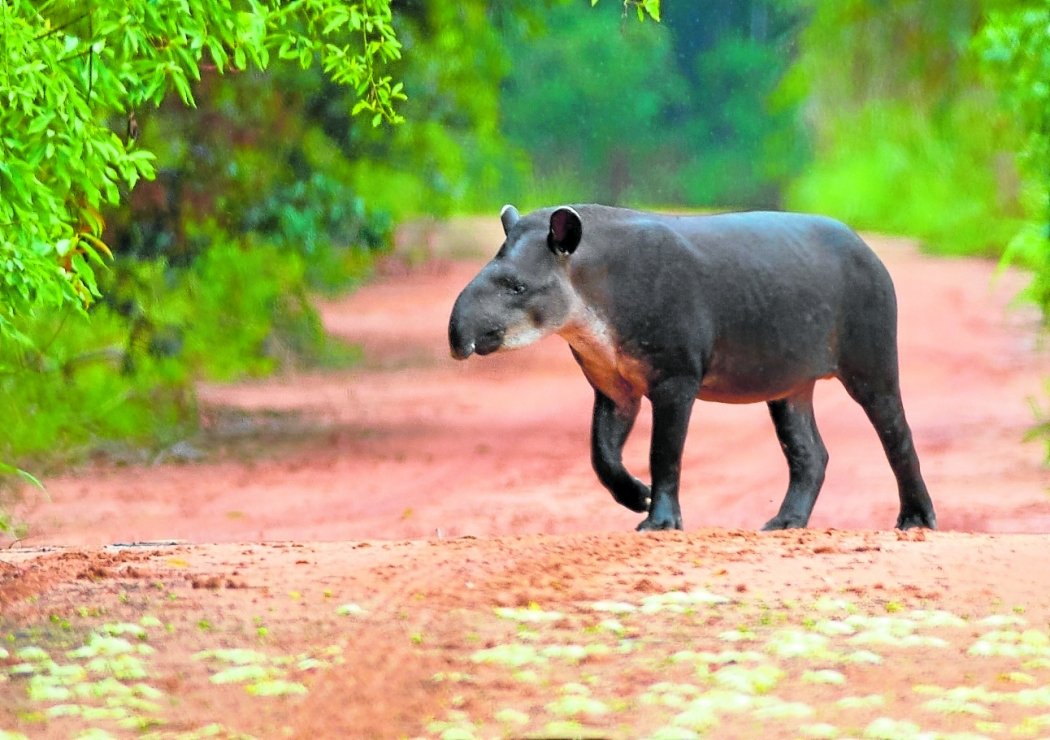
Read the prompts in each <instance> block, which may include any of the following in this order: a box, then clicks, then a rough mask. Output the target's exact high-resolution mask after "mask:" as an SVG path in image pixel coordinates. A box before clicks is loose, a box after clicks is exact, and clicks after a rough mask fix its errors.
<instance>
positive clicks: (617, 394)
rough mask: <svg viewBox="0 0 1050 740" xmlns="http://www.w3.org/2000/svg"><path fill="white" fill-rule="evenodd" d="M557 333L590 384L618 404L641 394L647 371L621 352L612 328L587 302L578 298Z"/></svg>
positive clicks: (646, 380) (629, 400)
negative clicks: (571, 350)
mask: <svg viewBox="0 0 1050 740" xmlns="http://www.w3.org/2000/svg"><path fill="white" fill-rule="evenodd" d="M573 309H574V310H573V311H572V313H571V315H570V318H569V320H568V321H567V322H566V323H565V325H564V326H563V327H562V328H561V329H560V330H559V331H558V335H559V336H560V337H562V338H563V339H564V340H565V341H567V342H568V343H569V346H570V347H572V349H573V352H574V354H575V355H576V359H577V360H578V361H579V363H580V366H581V367H582V368H583V372H584V374H585V375H586V376H587V380H589V381H590V383H591V385H593V386H594V387H595V388H597V389H598V390H600V391H601V392H602V393H604V394H605V395H606V396H608V397H609V398H611V399H612V400H613V401H615V402H616V403H617V404H618V405H624V406H625V405H627V404H628V403H630V402H631V401H637V399H638V398H640V397H641V396H643V395H645V393H646V391H647V390H648V371H647V368H646V367H645V365H644V363H642V362H641V361H639V360H637V359H636V358H634V357H631V356H630V355H628V354H627V353H625V352H624V351H623V349H622V347H621V346H620V344H619V341H618V337H617V336H616V333H615V331H614V330H613V328H612V327H611V326H610V325H609V323H608V322H607V321H606V320H605V318H604V317H603V316H601V315H600V314H599V313H598V312H597V311H595V310H594V308H592V307H591V306H588V305H586V304H585V303H583V302H582V301H579V302H578V303H577V304H576V306H574V307H573Z"/></svg>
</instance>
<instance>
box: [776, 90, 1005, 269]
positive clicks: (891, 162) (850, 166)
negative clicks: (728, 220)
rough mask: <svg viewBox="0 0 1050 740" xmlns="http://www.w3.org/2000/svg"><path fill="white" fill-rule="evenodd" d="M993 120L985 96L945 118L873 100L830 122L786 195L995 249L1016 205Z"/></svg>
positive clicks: (944, 247)
mask: <svg viewBox="0 0 1050 740" xmlns="http://www.w3.org/2000/svg"><path fill="white" fill-rule="evenodd" d="M988 119H989V114H988V106H987V103H983V104H982V103H979V102H976V101H975V102H972V103H965V104H964V103H962V102H959V103H957V104H956V105H955V106H954V107H953V108H951V109H950V111H948V113H947V115H946V116H944V117H943V118H942V119H941V120H934V119H931V118H930V117H929V116H928V115H927V114H925V113H924V112H922V111H917V110H915V109H914V108H913V107H911V106H909V105H907V104H905V103H901V102H894V101H872V102H871V103H869V104H868V105H867V106H865V108H864V109H863V110H861V111H858V112H856V113H854V114H852V115H850V116H848V117H841V118H839V119H837V120H835V121H832V122H828V123H826V124H825V127H824V130H823V139H822V143H821V150H820V153H818V155H817V159H816V161H815V162H813V163H812V165H811V166H810V167H809V168H807V170H806V171H805V173H804V174H802V175H800V176H799V178H798V179H796V180H795V181H794V182H793V183H792V185H791V187H790V188H789V190H788V197H787V202H788V204H789V206H790V207H791V208H793V209H797V210H802V211H816V212H821V213H825V214H828V215H832V216H835V217H838V218H841V219H842V220H844V221H845V222H847V223H849V224H850V225H851V226H853V227H854V228H858V229H870V230H874V231H884V232H889V233H896V234H908V235H911V236H916V237H919V238H920V239H922V240H923V242H924V243H925V245H926V247H927V248H929V249H931V250H933V251H937V252H944V253H956V254H987V255H995V254H998V253H999V252H1001V250H1002V247H1003V244H1004V243H1005V242H1006V240H1007V239H1009V238H1010V235H1011V233H1012V232H1013V231H1014V230H1015V229H1016V228H1017V224H1018V214H1017V212H1016V205H1015V204H1013V203H1010V202H1009V200H1008V197H1009V196H1008V194H1006V195H1005V197H1004V193H1003V192H1002V181H1003V180H1009V179H1011V178H1012V168H1011V165H1010V162H1009V159H1008V158H1005V157H1003V156H1002V155H999V156H998V157H997V156H995V155H994V153H995V152H996V151H997V149H998V147H999V145H1000V141H999V140H997V136H996V133H997V132H996V130H995V129H994V128H991V127H988V126H987V122H988ZM1004 200H1006V201H1007V202H1004Z"/></svg>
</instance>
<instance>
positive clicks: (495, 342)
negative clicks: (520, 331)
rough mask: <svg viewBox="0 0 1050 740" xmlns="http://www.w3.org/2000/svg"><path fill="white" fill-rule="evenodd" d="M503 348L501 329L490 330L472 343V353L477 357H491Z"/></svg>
mask: <svg viewBox="0 0 1050 740" xmlns="http://www.w3.org/2000/svg"><path fill="white" fill-rule="evenodd" d="M502 346H503V329H491V330H489V331H487V332H485V333H484V334H482V335H481V336H480V337H478V338H477V339H476V340H475V341H474V351H475V352H476V353H477V354H478V355H482V356H483V355H491V354H492V353H493V352H495V351H496V350H498V349H499V348H500V347H502Z"/></svg>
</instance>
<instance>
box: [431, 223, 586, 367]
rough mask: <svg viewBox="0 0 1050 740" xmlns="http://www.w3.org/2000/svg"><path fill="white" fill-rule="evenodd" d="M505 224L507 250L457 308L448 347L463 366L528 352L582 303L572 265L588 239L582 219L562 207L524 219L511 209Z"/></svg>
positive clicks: (463, 295)
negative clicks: (495, 356) (507, 353)
mask: <svg viewBox="0 0 1050 740" xmlns="http://www.w3.org/2000/svg"><path fill="white" fill-rule="evenodd" d="M500 221H502V222H503V232H504V234H506V237H507V238H506V240H505V241H504V242H503V246H501V247H500V249H499V252H498V253H497V254H496V256H495V257H494V258H493V259H492V261H491V262H489V263H488V264H487V265H485V267H484V268H482V270H481V272H479V273H478V274H477V276H476V277H475V278H474V279H473V280H471V281H470V283H469V284H468V285H467V287H466V288H464V289H463V292H462V293H460V294H459V298H457V299H456V305H455V306H453V308H452V318H451V319H450V320H449V323H448V343H449V347H450V349H451V350H452V356H453V357H455V358H456V359H459V360H465V359H466V358H468V357H470V356H471V355H472V354H474V353H477V354H479V355H487V354H490V353H492V352H497V351H499V350H506V349H517V348H518V347H524V346H525V345H527V344H532V343H533V342H535V341H536V340H537V339H540V338H542V337H545V336H547V335H548V334H553V333H555V332H557V331H559V330H560V329H562V328H563V327H564V326H565V324H566V322H568V321H569V320H570V318H571V316H572V313H573V308H574V305H575V301H576V300H577V299H576V297H575V292H574V291H573V288H572V285H571V283H570V281H569V259H570V257H571V256H572V253H573V252H574V251H575V250H576V247H577V246H578V245H579V243H580V239H581V238H582V237H583V225H582V224H581V222H580V214H579V213H577V212H576V211H575V210H574V209H573V208H570V207H569V206H563V207H561V208H555V209H553V210H551V209H544V210H542V211H537V212H535V213H530V214H528V215H527V216H524V217H522V216H520V215H519V214H518V209H516V208H515V207H514V206H510V205H508V206H503V210H502V211H501V212H500Z"/></svg>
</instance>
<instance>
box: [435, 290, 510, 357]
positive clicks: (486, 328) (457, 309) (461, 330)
mask: <svg viewBox="0 0 1050 740" xmlns="http://www.w3.org/2000/svg"><path fill="white" fill-rule="evenodd" d="M469 292H470V291H469V288H468V289H467V290H464V291H463V293H461V294H460V296H459V298H458V299H456V305H455V306H453V307H452V317H451V318H450V319H449V322H448V347H449V350H450V351H451V352H452V356H453V357H454V358H455V359H457V360H465V359H467V358H468V357H470V356H471V355H473V354H477V355H488V354H492V353H493V352H495V351H496V350H498V349H499V348H500V347H502V346H503V336H504V334H505V332H506V329H505V328H504V327H503V326H499V325H498V323H497V322H495V321H492V320H483V319H484V316H483V315H482V316H478V315H477V314H479V313H480V312H479V311H478V310H477V307H476V306H475V305H473V304H474V301H473V300H472V298H471V296H470V295H469Z"/></svg>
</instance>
